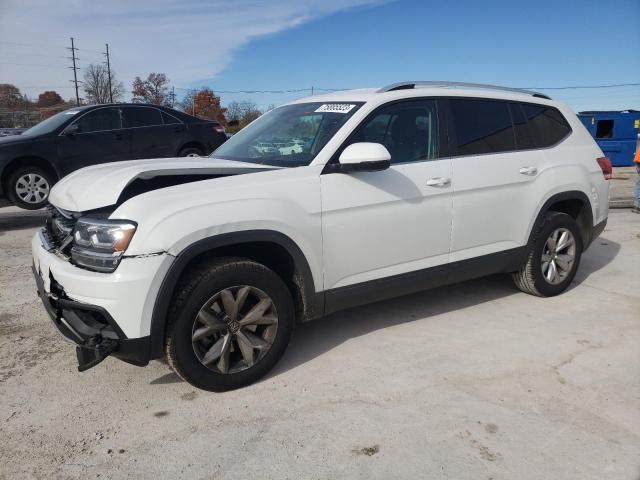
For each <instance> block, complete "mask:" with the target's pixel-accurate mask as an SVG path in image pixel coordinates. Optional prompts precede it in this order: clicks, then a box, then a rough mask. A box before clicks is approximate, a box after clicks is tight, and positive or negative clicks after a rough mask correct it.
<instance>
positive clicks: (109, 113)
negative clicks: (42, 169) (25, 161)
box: [58, 107, 131, 175]
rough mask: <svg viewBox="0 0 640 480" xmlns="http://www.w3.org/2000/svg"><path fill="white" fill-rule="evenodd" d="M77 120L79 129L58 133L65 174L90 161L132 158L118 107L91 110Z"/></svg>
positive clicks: (112, 160)
mask: <svg viewBox="0 0 640 480" xmlns="http://www.w3.org/2000/svg"><path fill="white" fill-rule="evenodd" d="M74 124H77V130H76V131H74V132H73V133H70V134H69V133H65V132H63V133H61V134H60V136H59V137H58V158H59V159H60V165H61V168H62V171H63V172H62V173H63V175H66V174H68V173H70V172H73V171H74V170H78V169H79V168H82V167H87V166H89V165H96V164H99V163H107V162H115V161H119V160H129V159H130V158H131V142H130V132H129V131H128V130H127V129H123V128H122V120H121V116H120V109H119V108H117V107H104V108H98V109H96V110H91V111H90V112H88V113H86V114H84V115H82V116H81V117H80V118H78V119H77V120H76V121H75V122H74ZM67 130H68V127H67Z"/></svg>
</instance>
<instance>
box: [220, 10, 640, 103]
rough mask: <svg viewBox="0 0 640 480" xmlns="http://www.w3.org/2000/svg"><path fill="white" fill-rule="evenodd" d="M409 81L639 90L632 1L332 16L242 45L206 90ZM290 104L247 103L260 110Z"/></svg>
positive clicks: (618, 92)
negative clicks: (611, 86) (261, 106)
mask: <svg viewBox="0 0 640 480" xmlns="http://www.w3.org/2000/svg"><path fill="white" fill-rule="evenodd" d="M614 5H615V8H613V6H614ZM407 79H409V80H410V79H436V80H445V79H446V80H458V81H470V82H480V83H496V84H502V85H510V86H521V87H537V86H542V87H545V86H565V85H599V84H618V83H640V1H638V0H630V1H616V2H603V1H585V0H582V1H539V0H536V1H531V2H520V4H519V6H518V2H510V1H493V2H491V1H488V2H463V1H448V2H422V1H411V0H405V1H397V2H391V3H388V4H384V5H379V6H376V7H369V8H360V9H356V10H354V11H348V12H344V13H340V12H339V13H335V14H333V15H330V16H328V17H325V18H322V19H319V20H317V21H315V22H311V23H309V24H305V25H302V26H300V27H297V28H295V29H292V30H288V31H285V32H282V33H279V34H276V35H271V36H269V37H267V38H262V39H259V40H257V41H254V42H251V43H249V44H248V45H246V46H244V47H243V48H242V49H241V50H240V51H238V52H237V53H236V55H235V56H234V58H233V60H232V62H231V63H230V65H229V66H228V67H227V69H226V70H225V71H224V72H222V73H221V74H220V75H219V76H218V78H217V79H216V81H215V82H213V83H212V85H214V86H216V87H217V88H218V89H220V90H234V88H235V86H239V85H242V86H243V87H242V88H246V89H260V88H261V87H262V88H269V87H271V88H279V87H287V88H297V87H302V88H305V87H308V86H311V85H314V86H316V87H325V88H357V87H362V86H377V85H383V84H387V83H393V82H395V81H398V80H407ZM547 93H549V94H550V95H551V96H552V97H554V98H559V99H565V100H567V101H569V102H570V103H571V104H572V106H574V108H577V109H587V108H631V107H635V108H638V109H640V86H636V87H625V88H615V89H600V90H569V91H548V92H547ZM241 96H242V95H238V97H241ZM245 96H246V95H245ZM291 96H293V95H253V97H255V100H256V101H258V103H269V102H271V101H276V100H277V101H284V100H286V99H287V98H289V97H291Z"/></svg>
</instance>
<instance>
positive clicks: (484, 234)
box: [448, 97, 571, 262]
mask: <svg viewBox="0 0 640 480" xmlns="http://www.w3.org/2000/svg"><path fill="white" fill-rule="evenodd" d="M448 104H449V112H450V119H451V123H450V125H451V131H452V144H453V146H452V148H453V152H452V154H453V159H452V164H453V175H454V177H455V185H454V199H453V228H452V234H451V261H452V262H455V261H459V260H464V259H468V258H474V257H480V256H483V255H487V254H491V253H495V252H500V251H505V250H509V249H512V248H517V247H521V246H522V245H524V243H525V242H526V236H527V232H528V228H529V223H530V221H531V216H532V215H533V214H535V212H534V210H535V208H536V207H537V205H538V202H539V200H540V199H539V198H537V193H536V191H535V190H534V182H535V181H536V179H537V178H538V175H539V174H540V172H542V171H543V170H544V169H545V168H546V166H547V164H548V161H547V158H548V157H547V155H546V153H545V151H544V150H543V149H544V148H546V147H549V146H552V145H553V144H555V143H557V142H558V141H560V140H561V139H562V138H563V137H564V136H566V135H568V133H569V132H570V131H571V130H570V127H569V126H568V124H566V120H564V117H562V115H561V114H560V112H558V111H557V110H556V109H554V108H550V107H546V106H544V105H536V104H526V103H517V102H508V101H502V100H493V99H476V98H466V97H457V98H451V99H449V101H448Z"/></svg>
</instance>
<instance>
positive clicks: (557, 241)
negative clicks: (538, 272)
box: [540, 228, 576, 285]
mask: <svg viewBox="0 0 640 480" xmlns="http://www.w3.org/2000/svg"><path fill="white" fill-rule="evenodd" d="M575 260H576V239H575V238H574V236H573V233H571V231H569V230H567V229H566V228H558V229H556V230H554V231H553V232H551V235H549V238H547V241H546V242H545V244H544V247H543V249H542V256H541V257H540V263H541V267H542V275H544V278H545V280H546V281H547V282H549V283H550V284H551V285H558V284H560V283H562V282H563V281H564V280H565V279H566V278H567V276H568V275H569V274H571V272H572V271H573V264H574V262H575Z"/></svg>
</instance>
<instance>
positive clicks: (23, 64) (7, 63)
mask: <svg viewBox="0 0 640 480" xmlns="http://www.w3.org/2000/svg"><path fill="white" fill-rule="evenodd" d="M67 58H70V57H67ZM0 65H20V66H24V67H48V68H64V67H63V66H61V65H45V64H43V63H18V62H0Z"/></svg>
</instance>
